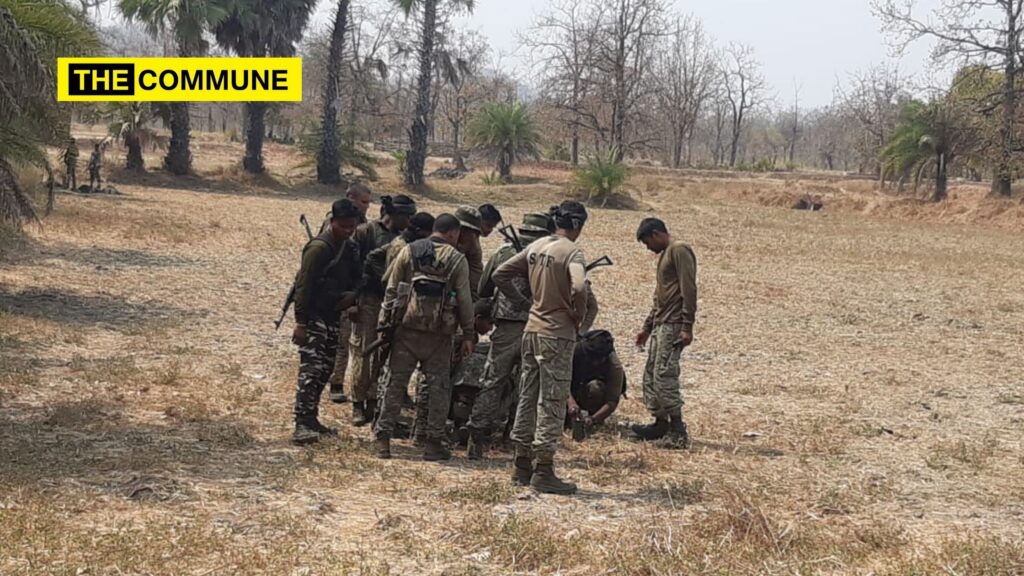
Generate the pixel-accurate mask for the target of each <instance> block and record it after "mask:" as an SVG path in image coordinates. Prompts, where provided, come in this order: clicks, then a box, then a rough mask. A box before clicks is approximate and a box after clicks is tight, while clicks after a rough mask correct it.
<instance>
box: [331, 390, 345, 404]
mask: <svg viewBox="0 0 1024 576" xmlns="http://www.w3.org/2000/svg"><path fill="white" fill-rule="evenodd" d="M331 402H334V403H335V404H344V403H346V402H348V395H347V394H345V389H344V388H342V387H341V386H338V387H337V388H335V387H333V386H332V387H331Z"/></svg>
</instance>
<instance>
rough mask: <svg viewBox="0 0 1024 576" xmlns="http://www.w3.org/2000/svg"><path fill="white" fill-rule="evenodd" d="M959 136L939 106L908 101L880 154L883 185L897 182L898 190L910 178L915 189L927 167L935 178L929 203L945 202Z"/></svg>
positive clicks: (938, 104)
mask: <svg viewBox="0 0 1024 576" xmlns="http://www.w3.org/2000/svg"><path fill="white" fill-rule="evenodd" d="M961 136H962V135H961V134H960V133H959V130H958V129H957V128H956V127H955V126H954V125H953V119H952V117H951V113H950V111H949V110H948V109H947V107H946V106H944V105H943V103H939V102H933V103H931V104H925V103H923V102H918V101H912V102H909V103H908V104H906V105H905V106H904V107H903V109H902V110H901V111H900V116H899V121H898V123H897V125H896V128H895V130H893V133H892V136H891V137H890V138H889V142H888V143H886V145H885V147H884V148H882V151H881V163H882V181H883V183H884V182H885V181H886V180H890V181H891V180H893V179H897V182H898V185H899V189H900V190H902V188H903V184H904V182H905V181H906V180H907V179H908V178H910V179H912V180H913V183H914V188H915V189H916V188H917V185H918V184H920V182H921V180H922V179H923V178H924V174H925V172H926V171H927V170H928V169H929V168H931V169H933V170H934V178H935V190H934V192H933V193H932V200H934V201H935V202H941V201H943V200H945V199H946V191H947V184H948V182H949V176H948V175H949V165H950V163H951V162H952V161H953V159H954V156H955V153H954V152H955V148H956V147H957V144H959V143H960V142H961V141H962V140H963V138H962V137H961Z"/></svg>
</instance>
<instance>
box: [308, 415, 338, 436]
mask: <svg viewBox="0 0 1024 576" xmlns="http://www.w3.org/2000/svg"><path fill="white" fill-rule="evenodd" d="M309 427H310V428H312V429H313V430H316V432H317V434H320V435H321V436H337V435H338V429H337V428H331V427H329V426H324V425H323V424H321V423H320V420H318V419H314V420H313V421H312V422H310V423H309Z"/></svg>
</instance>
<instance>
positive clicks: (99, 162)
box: [88, 142, 103, 192]
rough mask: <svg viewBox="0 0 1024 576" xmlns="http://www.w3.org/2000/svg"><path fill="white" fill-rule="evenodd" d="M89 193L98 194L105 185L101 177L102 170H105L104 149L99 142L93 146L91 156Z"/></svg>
mask: <svg viewBox="0 0 1024 576" xmlns="http://www.w3.org/2000/svg"><path fill="white" fill-rule="evenodd" d="M88 168H89V191H90V192H97V191H99V189H100V186H102V185H103V178H102V177H101V176H100V169H101V168H103V148H102V147H101V146H100V143H99V142H97V143H95V144H94V145H93V148H92V154H91V155H90V156H89V166H88Z"/></svg>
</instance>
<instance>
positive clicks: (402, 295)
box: [363, 282, 412, 358]
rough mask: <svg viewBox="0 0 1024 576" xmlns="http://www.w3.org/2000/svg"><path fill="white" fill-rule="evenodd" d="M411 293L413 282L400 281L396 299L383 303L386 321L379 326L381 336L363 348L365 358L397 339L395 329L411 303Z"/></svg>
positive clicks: (378, 331) (378, 330)
mask: <svg viewBox="0 0 1024 576" xmlns="http://www.w3.org/2000/svg"><path fill="white" fill-rule="evenodd" d="M411 294H412V285H411V284H408V283H406V282H399V283H398V294H397V295H396V296H395V299H394V300H391V301H390V302H385V303H384V305H383V311H384V323H383V324H381V325H380V326H378V327H377V333H378V334H380V336H378V337H377V339H376V340H374V341H373V343H372V344H370V345H369V346H368V347H367V348H366V350H363V358H369V357H370V356H373V354H374V353H375V352H376V351H377V350H380V349H381V348H384V347H385V346H390V345H391V342H393V341H394V339H395V331H397V330H398V325H399V324H400V323H401V322H402V317H403V316H405V307H406V306H408V305H409V296H410V295H411Z"/></svg>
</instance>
